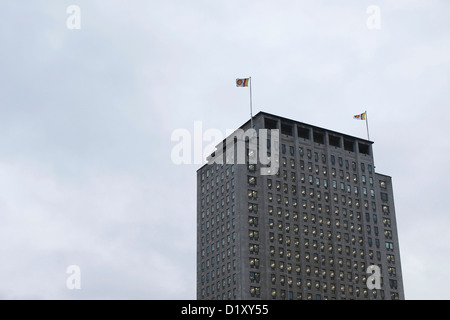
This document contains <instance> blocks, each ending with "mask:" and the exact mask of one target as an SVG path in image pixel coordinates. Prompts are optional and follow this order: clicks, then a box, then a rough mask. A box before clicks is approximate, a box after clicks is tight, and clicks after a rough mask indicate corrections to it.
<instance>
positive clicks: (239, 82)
mask: <svg viewBox="0 0 450 320" xmlns="http://www.w3.org/2000/svg"><path fill="white" fill-rule="evenodd" d="M249 82H250V78H245V79H236V87H248V83H249Z"/></svg>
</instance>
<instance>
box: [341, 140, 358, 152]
mask: <svg viewBox="0 0 450 320" xmlns="http://www.w3.org/2000/svg"><path fill="white" fill-rule="evenodd" d="M344 150H346V151H351V152H355V142H354V141H353V140H347V139H344ZM360 151H361V150H360Z"/></svg>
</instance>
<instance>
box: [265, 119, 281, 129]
mask: <svg viewBox="0 0 450 320" xmlns="http://www.w3.org/2000/svg"><path fill="white" fill-rule="evenodd" d="M277 127H278V121H277V120H272V119H268V118H264V128H266V129H277Z"/></svg>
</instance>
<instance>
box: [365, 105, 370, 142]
mask: <svg viewBox="0 0 450 320" xmlns="http://www.w3.org/2000/svg"><path fill="white" fill-rule="evenodd" d="M365 114H366V129H367V140H369V141H370V136H369V120H368V119H367V110H366V111H365Z"/></svg>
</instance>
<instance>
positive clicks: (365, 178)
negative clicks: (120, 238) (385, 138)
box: [197, 112, 404, 300]
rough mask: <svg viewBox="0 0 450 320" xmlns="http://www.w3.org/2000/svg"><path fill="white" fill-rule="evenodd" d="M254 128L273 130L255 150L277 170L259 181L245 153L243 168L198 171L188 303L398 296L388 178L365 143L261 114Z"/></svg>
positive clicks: (209, 166)
mask: <svg viewBox="0 0 450 320" xmlns="http://www.w3.org/2000/svg"><path fill="white" fill-rule="evenodd" d="M253 122H254V129H255V130H256V132H258V133H259V132H262V131H263V130H260V129H267V131H269V132H275V131H274V130H278V131H277V132H278V133H279V139H278V141H273V139H272V137H271V135H270V134H269V136H268V137H270V139H269V138H266V137H264V138H263V136H262V135H261V134H259V136H258V143H257V145H258V147H259V148H261V147H262V146H263V145H265V144H266V147H267V149H268V150H267V151H264V152H267V154H268V156H272V155H273V154H274V153H276V152H275V151H277V152H279V157H276V160H275V162H276V163H275V164H276V165H277V166H279V169H278V170H273V172H270V171H269V172H268V173H267V172H266V173H265V174H261V172H262V171H261V168H262V167H266V165H263V164H259V162H258V163H256V164H254V163H252V162H253V161H250V157H254V154H251V153H253V151H252V149H251V148H249V147H248V146H247V148H246V149H245V150H246V154H245V158H244V160H243V162H242V161H241V162H236V160H237V159H234V160H235V163H234V164H231V163H229V162H227V163H228V164H223V165H222V164H215V163H213V164H206V165H204V166H202V167H201V168H200V169H199V170H198V171H197V228H198V231H197V298H198V299H263V300H271V299H305V300H317V299H404V293H403V281H402V272H401V266H400V253H399V244H398V237H397V225H396V218H395V210H394V197H393V190H392V181H391V178H390V177H389V176H386V175H383V174H379V173H377V172H376V171H375V165H374V158H373V153H372V142H370V141H368V140H364V139H360V138H356V137H352V136H349V135H346V134H343V133H338V132H334V131H331V130H326V129H323V128H319V127H316V126H312V125H309V124H305V123H301V122H297V121H294V120H290V119H285V118H282V117H279V116H275V115H272V114H268V113H264V112H260V113H258V114H257V115H256V116H255V117H254V119H253ZM240 129H242V130H243V131H244V132H245V133H248V132H249V131H248V129H250V121H248V122H247V123H245V124H244V125H243V126H242V127H241V128H240ZM273 135H274V134H272V136H273ZM241 139H242V137H241ZM236 140H239V137H237V138H236V139H234V140H233V139H230V140H229V141H234V143H231V145H233V146H232V147H231V150H232V151H234V154H237V153H236V152H238V151H236V148H237V145H238V143H237V142H236ZM265 140H267V142H266V141H265ZM247 145H248V142H247ZM225 147H226V148H230V143H229V144H228V145H224V146H223V148H224V149H226V148H225ZM220 148H221V147H220V146H219V149H218V150H219V151H220ZM227 150H229V149H227ZM215 156H216V157H217V155H215ZM235 158H238V157H235ZM252 159H253V158H252ZM260 160H261V159H260ZM273 164H274V163H272V165H273ZM374 266H375V267H374Z"/></svg>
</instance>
